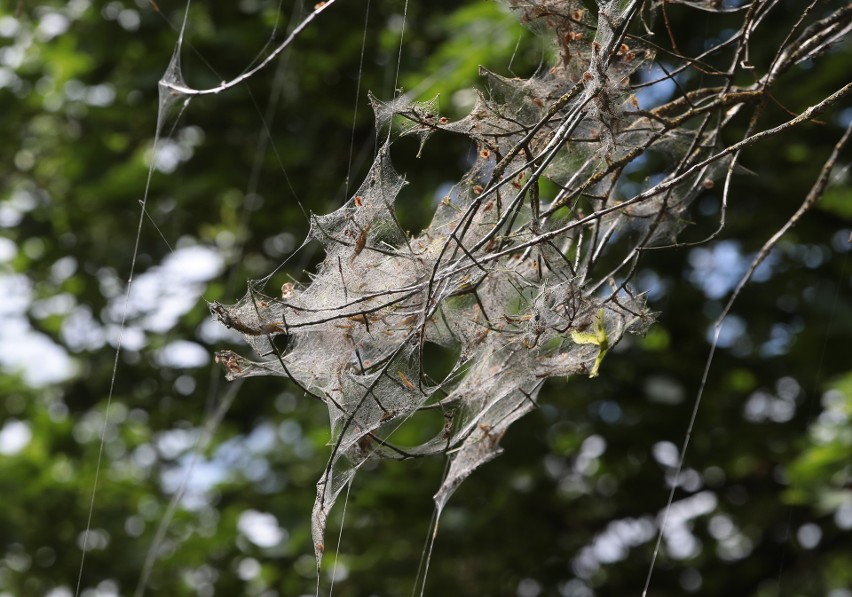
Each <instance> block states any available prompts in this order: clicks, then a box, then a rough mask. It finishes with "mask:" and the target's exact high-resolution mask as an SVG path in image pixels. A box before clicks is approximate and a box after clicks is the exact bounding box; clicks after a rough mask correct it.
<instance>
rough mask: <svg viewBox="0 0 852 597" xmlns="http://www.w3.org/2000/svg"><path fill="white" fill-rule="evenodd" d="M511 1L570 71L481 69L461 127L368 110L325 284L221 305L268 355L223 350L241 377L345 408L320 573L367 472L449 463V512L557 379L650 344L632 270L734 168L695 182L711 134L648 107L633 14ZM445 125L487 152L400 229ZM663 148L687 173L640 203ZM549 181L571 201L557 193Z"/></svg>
mask: <svg viewBox="0 0 852 597" xmlns="http://www.w3.org/2000/svg"><path fill="white" fill-rule="evenodd" d="M508 4H509V7H510V8H511V9H512V10H513V11H514V12H515V13H517V14H518V16H519V17H520V19H521V21H522V22H523V23H525V24H527V25H529V26H530V27H531V28H532V29H533V30H534V31H536V32H539V33H541V34H542V35H546V36H549V37H550V38H551V40H552V42H553V43H554V44H556V46H557V48H558V54H559V61H558V63H557V64H555V65H554V66H553V67H552V68H550V69H549V70H547V71H545V72H542V73H539V74H537V75H535V76H533V77H532V78H530V79H507V78H504V77H501V76H499V75H497V74H494V73H491V72H489V71H486V70H483V71H482V73H481V74H482V76H483V78H484V80H485V86H486V88H487V90H488V93H487V94H483V93H480V94H479V96H478V101H477V103H476V105H475V107H474V108H473V110H472V111H471V112H470V114H468V115H467V116H466V117H465V118H463V119H461V120H458V121H455V122H451V121H449V120H448V119H447V118H445V117H442V116H441V115H440V114H439V112H438V109H437V101H432V102H414V101H410V100H409V99H407V98H405V97H402V98H399V99H397V100H394V101H393V102H389V103H383V102H381V101H379V100H377V99H375V98H371V100H372V105H373V109H374V112H375V116H376V121H377V128H378V129H379V131H387V141H386V142H385V143H384V144H383V145H382V146H381V148H380V149H379V151H378V152H377V156H376V158H375V161H374V163H373V164H372V167H371V169H370V171H369V174H368V175H367V178H366V179H365V180H364V182H363V183H362V184H361V186H360V188H359V189H358V190H357V192H356V193H355V194H353V195H352V197H350V198H349V200H348V201H347V202H346V203H345V204H344V205H343V206H342V207H341V208H340V209H338V210H336V211H335V212H333V213H330V214H327V215H323V216H313V217H312V220H311V228H310V232H309V238H310V239H311V240H316V241H317V242H319V243H320V244H321V245H322V247H323V249H324V251H325V257H324V259H323V261H322V262H321V263H320V265H319V266H318V267H317V270H316V272H315V273H314V274H313V275H311V277H310V280H309V282H308V283H306V284H304V285H296V284H293V283H287V284H285V285H284V286H283V287H282V289H281V293H280V294H278V295H276V296H271V295H269V294H264V292H263V291H262V290H263V284H262V283H252V284H250V286H249V292H248V293H247V294H246V296H245V297H244V298H243V299H242V300H240V301H239V302H238V303H236V304H234V305H230V306H225V305H222V304H220V303H213V304H211V311H212V313H213V315H214V317H215V318H216V319H217V320H218V321H219V322H221V323H222V324H224V325H225V326H227V327H229V328H232V329H235V330H236V331H238V332H240V333H241V334H242V335H243V337H244V338H245V339H246V341H247V342H248V343H249V344H250V345H251V346H252V348H253V349H254V350H255V351H256V352H257V353H258V354H259V355H260V356H261V360H249V359H247V358H244V357H242V356H240V355H237V354H236V353H234V352H232V351H221V352H219V353H217V361H218V362H220V363H221V364H222V365H223V366H224V368H225V369H226V372H227V377H228V378H229V379H235V378H241V377H250V376H256V375H272V376H279V377H286V378H288V379H290V380H292V381H293V382H295V383H296V384H298V386H299V387H300V388H302V389H303V390H304V391H305V392H306V393H308V394H310V395H312V396H314V397H316V398H318V399H319V400H321V401H322V402H324V403H325V404H326V405H327V407H328V412H329V421H330V428H331V434H332V440H331V442H332V448H331V455H330V458H329V461H328V464H327V466H326V468H325V470H324V472H323V473H322V475H321V477H320V479H319V481H318V483H317V497H316V501H315V505H314V508H313V515H312V531H313V541H314V549H315V553H316V559H317V566H318V567H319V566H320V563H321V560H322V555H323V551H324V531H325V525H326V520H327V517H328V515H329V512H330V510H331V508H332V507H333V505H334V503H335V500H336V499H337V497H338V495H339V494H340V492H341V490H342V489H343V488H344V487H345V486H346V484H347V483H348V482H349V481H350V480H351V479H352V478H353V476H354V474H355V472H356V471H357V470H358V469H359V467H361V465H363V464H364V463H365V462H367V461H368V460H375V459H385V458H393V459H408V458H415V457H421V456H426V455H433V454H445V455H447V457H448V458H449V460H450V464H449V467H448V470H447V472H446V475H445V477H444V479H443V481H442V483H441V485H440V487H439V488H438V490H437V492H436V494H435V496H434V500H435V503H436V506H437V510H438V513H439V514H440V512H441V510H442V509H443V507H444V505H445V504H446V502H447V500H448V499H449V498H450V496H451V495H452V494H453V492H454V491H455V490H456V488H457V487H458V486H459V485H460V484H461V483H462V481H464V480H465V478H467V477H468V476H469V475H470V474H471V473H472V472H473V471H474V470H476V469H477V468H478V467H480V466H481V465H482V464H484V463H486V462H488V461H489V460H491V459H493V458H494V457H496V456H497V455H499V454H500V452H501V448H500V441H501V439H502V437H503V436H504V434H505V433H506V431H507V429H508V428H509V426H510V425H511V424H512V423H513V422H514V421H516V420H517V419H519V418H520V417H522V416H523V415H525V414H526V413H528V412H530V411H531V410H533V409H534V408H535V407H536V405H537V402H536V400H537V396H538V392H539V390H540V389H541V387H542V385H543V383H544V381H545V380H546V379H547V378H550V377H554V376H571V375H577V374H580V375H589V376H596V375H597V374H598V371H599V368H600V367H601V363H602V360H603V357H604V355H605V354H606V353H607V351H608V350H609V349H610V348H612V346H614V345H615V344H616V343H618V342H619V340H620V339H621V338H622V336H623V335H624V334H625V333H626V332H632V333H643V332H644V331H645V330H646V329H647V327H648V326H649V325H650V324H651V322H652V320H653V316H652V314H651V313H649V311H648V310H647V308H646V306H645V302H644V300H643V298H642V297H641V296H637V295H635V294H634V293H633V292H631V290H630V288H629V286H628V285H627V281H628V279H629V278H630V276H631V275H632V273H633V269H634V267H635V261H636V259H637V257H638V255H639V253H640V252H641V250H642V249H643V248H647V247H649V246H652V245H660V244H668V243H671V242H673V241H674V239H675V234H676V233H677V232H678V230H679V229H680V228H681V227H682V224H683V222H684V220H683V213H684V211H685V210H686V209H687V207H688V206H689V204H690V202H691V201H692V200H693V198H694V197H695V196H696V195H697V194H698V192H699V191H700V190H701V188H702V182H705V181H707V180H709V178H708V177H712V176H713V175H715V174H716V173H717V172H718V171H720V169H723V168H724V166H725V165H724V164H723V163H722V162H721V160H719V161H716V162H713V163H712V165H707V166H703V167H700V168H693V169H692V171H689V167H690V166H693V165H695V164H700V163H701V162H702V160H704V159H705V158H706V157H707V156H708V155H710V152H711V150H712V148H713V147H714V145H715V141H716V139H715V137H714V133H713V132H702V131H700V130H699V131H697V132H696V131H692V132H689V133H686V132H684V131H683V130H682V129H680V128H677V127H673V126H668V125H667V124H666V121H665V120H664V119H663V118H655V117H654V115H653V114H652V113H649V112H643V111H640V110H638V109H637V105H636V101H635V98H633V96H630V94H629V89H628V87H627V81H628V79H629V77H630V75H631V74H632V73H634V72H635V71H636V70H637V69H639V68H641V67H642V66H643V65H645V64H647V63H648V62H649V61H650V60H652V59H653V55H652V52H651V51H649V50H648V49H645V48H641V47H634V48H631V47H628V46H627V45H626V44H624V43H623V42H622V41H621V39H622V34H623V31H624V29H625V27H626V24H627V23H628V22H629V17H630V15H631V14H632V12H633V11H634V10H635V4H636V3H635V2H633V3H625V2H618V1H610V2H606V3H604V4H603V6H602V7H601V9H600V12H599V13H598V15H591V14H590V13H589V12H588V11H586V10H585V9H584V8H583V5H582V3H580V2H565V1H559V2H555V1H551V0H539V1H533V2H530V1H526V2H520V1H515V0H510V1H509V2H508ZM438 130H442V131H449V132H452V133H456V134H459V135H463V136H465V137H467V138H469V139H471V140H472V141H473V142H474V143H475V144H476V148H477V159H476V162H475V164H474V165H473V166H472V168H471V169H470V170H469V171H468V172H467V173H466V174H465V175H464V177H463V178H462V180H461V181H460V182H459V183H458V184H457V185H455V186H454V187H453V188H452V190H451V191H450V192H449V193H447V195H446V196H445V197H443V199H441V200H440V201H439V202H438V205H437V208H436V211H435V214H434V217H433V219H432V221H431V223H430V224H429V226H428V227H427V228H426V229H425V230H423V231H422V232H421V233H420V234H419V235H417V236H414V237H411V236H410V235H408V234H407V233H406V232H405V231H404V230H403V229H402V227H401V226H400V224H399V221H398V220H397V218H396V216H395V202H396V200H397V197H398V196H399V193H400V190H401V189H402V188H403V186H404V185H405V181H404V179H403V178H402V177H401V176H400V175H399V174H398V173H397V172H396V171H395V170H394V168H393V165H392V164H391V160H390V147H391V146H392V145H393V143H394V142H395V141H396V140H397V139H399V138H401V137H404V136H411V135H414V136H417V137H419V138H420V141H421V143H425V142H427V140H428V138H429V136H430V135H431V134H432V133H433V132H435V131H438ZM649 150H651V151H655V152H657V153H659V154H660V155H665V156H667V157H668V158H669V159H671V161H672V163H677V164H679V165H678V169H676V170H674V171H673V173H672V174H671V175H669V177H668V178H667V179H665V180H664V181H662V182H661V183H659V184H657V185H655V186H649V187H648V188H645V189H643V190H642V191H641V192H640V193H638V194H634V195H633V196H632V197H629V198H628V197H627V196H625V194H624V192H623V189H624V188H625V187H624V185H623V181H622V172H623V169H624V166H625V165H627V164H628V163H629V162H630V161H631V160H633V159H635V158H636V157H638V156H639V155H641V154H642V153H643V152H646V151H649ZM544 179H546V180H549V181H550V182H551V183H553V184H552V185H549V188H556V189H557V190H558V191H557V192H556V193H555V194H554V195H553V196H551V197H544V196H542V193H541V189H540V186H541V185H540V183H542V182H543V180H544ZM624 239H628V242H624ZM426 343H434V344H437V345H439V346H441V347H444V348H446V349H448V351H454V352H453V354H457V355H458V357H457V359H456V362H455V364H454V366H453V367H452V369H451V370H450V372H449V373H448V374H447V375H446V376H445V377H444V378H443V379H431V378H430V377H429V376H428V375H427V374H426V373H425V372H424V362H423V352H424V345H425V344H426ZM427 410H432V411H436V410H437V411H439V412H440V413H442V415H443V418H444V422H445V424H444V427H443V429H442V430H441V431H440V432H439V433H438V434H437V435H436V436H435V437H432V438H431V439H429V440H428V441H425V442H423V443H421V444H420V445H416V446H405V447H403V446H399V445H396V444H395V443H394V441H393V439H394V438H393V435H394V433H395V432H396V431H397V430H399V429H400V427H401V426H403V425H405V424H413V422H414V421H416V417H415V415H416V414H417V413H420V412H424V411H427Z"/></svg>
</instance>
